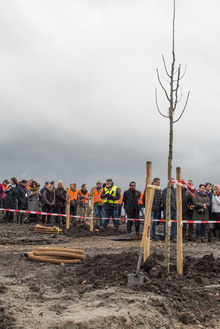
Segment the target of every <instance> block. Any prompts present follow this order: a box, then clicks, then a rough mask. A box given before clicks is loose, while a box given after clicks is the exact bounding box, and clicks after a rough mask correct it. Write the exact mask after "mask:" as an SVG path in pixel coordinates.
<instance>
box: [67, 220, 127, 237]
mask: <svg viewBox="0 0 220 329" xmlns="http://www.w3.org/2000/svg"><path fill="white" fill-rule="evenodd" d="M63 234H65V235H66V236H67V237H74V238H81V237H87V236H88V237H89V236H118V235H121V234H127V232H126V226H124V225H122V227H119V228H118V229H115V228H114V227H112V226H108V227H103V226H95V227H94V230H93V231H92V232H90V225H89V224H87V223H79V222H75V223H73V224H71V225H70V228H69V229H68V230H66V229H65V228H64V229H63Z"/></svg>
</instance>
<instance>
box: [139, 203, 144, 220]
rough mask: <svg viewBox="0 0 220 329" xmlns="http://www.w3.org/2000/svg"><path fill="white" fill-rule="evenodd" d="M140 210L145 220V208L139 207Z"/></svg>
mask: <svg viewBox="0 0 220 329" xmlns="http://www.w3.org/2000/svg"><path fill="white" fill-rule="evenodd" d="M139 210H140V212H141V215H142V216H143V218H144V207H140V206H139Z"/></svg>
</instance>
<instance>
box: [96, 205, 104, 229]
mask: <svg viewBox="0 0 220 329" xmlns="http://www.w3.org/2000/svg"><path fill="white" fill-rule="evenodd" d="M94 210H95V216H96V217H98V219H99V224H100V225H102V224H103V223H102V216H103V206H97V207H94Z"/></svg>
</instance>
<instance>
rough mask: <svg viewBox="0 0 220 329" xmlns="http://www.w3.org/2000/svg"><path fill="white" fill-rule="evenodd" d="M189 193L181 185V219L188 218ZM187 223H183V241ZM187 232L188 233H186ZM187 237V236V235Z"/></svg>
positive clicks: (185, 237) (185, 238)
mask: <svg viewBox="0 0 220 329" xmlns="http://www.w3.org/2000/svg"><path fill="white" fill-rule="evenodd" d="M190 205H191V202H190V193H189V191H188V189H187V188H186V187H182V219H183V220H187V221H188V220H189V207H190ZM187 225H188V224H187V223H183V241H186V240H187V236H186V234H187ZM188 234H189V233H188ZM188 239H189V236H188Z"/></svg>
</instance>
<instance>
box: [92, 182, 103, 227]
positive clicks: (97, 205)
mask: <svg viewBox="0 0 220 329" xmlns="http://www.w3.org/2000/svg"><path fill="white" fill-rule="evenodd" d="M102 190H103V189H102V183H101V182H100V181H98V182H97V183H96V187H94V188H93V189H92V191H93V192H94V212H95V216H96V217H97V218H98V219H99V224H100V225H102V217H103V200H102V199H101V194H102ZM92 191H91V192H92Z"/></svg>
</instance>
